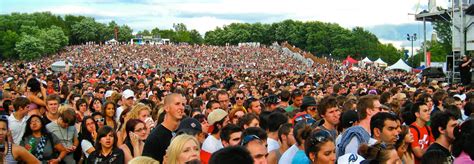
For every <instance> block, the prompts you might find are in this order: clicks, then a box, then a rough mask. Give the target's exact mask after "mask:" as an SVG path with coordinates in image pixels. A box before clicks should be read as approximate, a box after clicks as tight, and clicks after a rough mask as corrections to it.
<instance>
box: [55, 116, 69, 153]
mask: <svg viewBox="0 0 474 164" xmlns="http://www.w3.org/2000/svg"><path fill="white" fill-rule="evenodd" d="M56 124H58V122H57V121H56ZM58 126H59V124H58ZM63 129H64V128H63V127H61V126H59V134H61V140H62V141H63V143H64V146H66V147H69V143H68V138H67V137H69V127H67V128H66V137H64V133H63V132H62V130H63Z"/></svg>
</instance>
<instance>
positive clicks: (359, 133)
mask: <svg viewBox="0 0 474 164" xmlns="http://www.w3.org/2000/svg"><path fill="white" fill-rule="evenodd" d="M380 106H381V104H380V101H379V100H378V97H377V96H375V95H366V96H362V97H361V98H360V99H359V102H358V103H357V114H358V115H359V119H360V121H359V125H357V126H353V127H350V128H347V129H346V131H345V132H344V133H343V134H342V136H341V142H340V143H336V145H337V156H338V157H339V156H342V155H344V154H346V153H352V154H357V152H358V150H359V146H360V145H362V144H370V145H372V144H374V143H375V142H376V140H375V139H373V138H371V137H370V136H371V135H370V120H371V119H372V117H373V116H374V115H375V114H377V113H378V112H380Z"/></svg>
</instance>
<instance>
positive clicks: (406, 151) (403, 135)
mask: <svg viewBox="0 0 474 164" xmlns="http://www.w3.org/2000/svg"><path fill="white" fill-rule="evenodd" d="M398 136H399V138H398V140H397V142H396V143H395V145H394V146H395V148H396V149H397V153H398V156H399V157H400V158H401V159H402V163H415V155H413V150H412V149H411V146H410V145H411V143H412V142H413V135H412V134H411V133H410V127H409V126H407V125H402V127H401V131H400V134H399V135H398Z"/></svg>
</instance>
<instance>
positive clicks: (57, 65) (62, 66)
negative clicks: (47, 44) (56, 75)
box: [51, 60, 66, 72]
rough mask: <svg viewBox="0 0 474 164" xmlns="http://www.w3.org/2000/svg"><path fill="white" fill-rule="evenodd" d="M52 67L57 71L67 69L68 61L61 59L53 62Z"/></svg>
mask: <svg viewBox="0 0 474 164" xmlns="http://www.w3.org/2000/svg"><path fill="white" fill-rule="evenodd" d="M51 69H52V70H53V71H56V72H64V71H66V61H64V60H61V61H56V62H54V63H53V64H51Z"/></svg>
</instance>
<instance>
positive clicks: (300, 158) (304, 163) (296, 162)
mask: <svg viewBox="0 0 474 164" xmlns="http://www.w3.org/2000/svg"><path fill="white" fill-rule="evenodd" d="M291 163H292V164H310V163H311V161H310V160H309V158H308V157H307V156H306V154H305V153H304V151H303V150H298V151H297V152H296V154H295V157H293V161H291Z"/></svg>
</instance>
